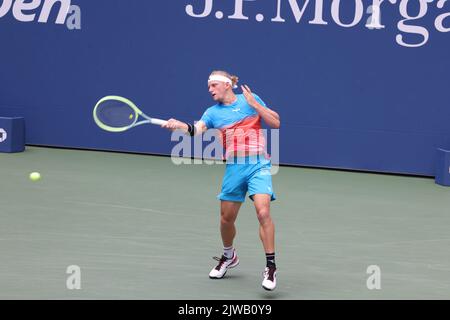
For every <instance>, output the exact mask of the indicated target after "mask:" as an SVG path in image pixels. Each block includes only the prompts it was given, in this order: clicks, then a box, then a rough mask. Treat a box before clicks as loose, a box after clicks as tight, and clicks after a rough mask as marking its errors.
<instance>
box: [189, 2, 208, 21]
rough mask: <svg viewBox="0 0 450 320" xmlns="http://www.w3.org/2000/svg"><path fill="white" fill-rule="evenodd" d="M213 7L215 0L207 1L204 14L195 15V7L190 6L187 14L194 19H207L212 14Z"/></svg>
mask: <svg viewBox="0 0 450 320" xmlns="http://www.w3.org/2000/svg"><path fill="white" fill-rule="evenodd" d="M212 7H213V0H205V9H203V12H202V13H200V14H195V13H194V7H193V6H192V5H191V4H189V5H187V6H186V13H187V14H188V15H190V16H191V17H194V18H205V17H207V16H209V15H210V14H211V11H212Z"/></svg>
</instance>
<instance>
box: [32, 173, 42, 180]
mask: <svg viewBox="0 0 450 320" xmlns="http://www.w3.org/2000/svg"><path fill="white" fill-rule="evenodd" d="M40 178H41V174H40V173H39V172H32V173H30V180H31V181H38V180H39V179H40Z"/></svg>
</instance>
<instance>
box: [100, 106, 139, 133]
mask: <svg viewBox="0 0 450 320" xmlns="http://www.w3.org/2000/svg"><path fill="white" fill-rule="evenodd" d="M96 115H97V119H98V120H99V121H100V122H101V123H103V125H105V126H108V127H111V128H124V127H128V126H131V125H133V124H134V123H135V122H136V119H137V114H136V112H135V110H134V109H133V108H131V107H130V106H129V105H128V104H126V103H124V102H121V101H116V100H107V101H104V102H102V103H101V104H99V105H98V106H97V109H96Z"/></svg>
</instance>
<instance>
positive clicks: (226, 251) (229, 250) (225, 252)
mask: <svg viewBox="0 0 450 320" xmlns="http://www.w3.org/2000/svg"><path fill="white" fill-rule="evenodd" d="M233 252H234V248H233V246H231V247H228V248H225V247H224V248H223V255H224V256H225V258H227V259H231V258H233Z"/></svg>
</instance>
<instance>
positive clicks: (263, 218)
mask: <svg viewBox="0 0 450 320" xmlns="http://www.w3.org/2000/svg"><path fill="white" fill-rule="evenodd" d="M256 216H257V217H258V220H259V222H260V223H261V224H265V223H268V222H271V221H272V218H271V217H270V210H269V208H260V209H258V210H257V211H256Z"/></svg>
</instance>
